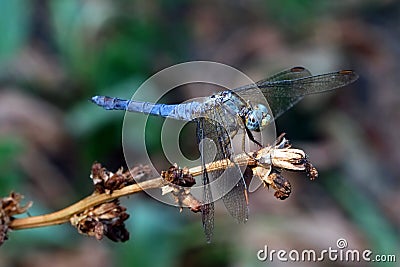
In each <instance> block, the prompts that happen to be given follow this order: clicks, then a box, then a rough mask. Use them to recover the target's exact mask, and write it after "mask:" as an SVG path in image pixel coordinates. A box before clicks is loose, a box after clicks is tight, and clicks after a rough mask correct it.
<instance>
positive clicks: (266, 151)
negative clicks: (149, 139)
mask: <svg viewBox="0 0 400 267" xmlns="http://www.w3.org/2000/svg"><path fill="white" fill-rule="evenodd" d="M234 161H235V163H236V164H238V165H239V166H246V170H245V173H244V175H245V177H255V178H258V179H261V181H262V182H263V183H264V186H265V187H267V188H272V189H273V190H274V191H275V192H274V196H275V197H276V198H278V199H281V200H283V199H286V198H287V197H289V195H290V193H291V185H290V182H289V180H287V179H286V178H285V177H284V176H283V175H282V171H284V170H288V171H302V172H306V174H307V175H308V176H309V178H310V179H311V180H313V179H315V178H316V177H317V176H318V172H317V170H316V169H315V168H314V167H313V166H312V164H311V163H310V162H309V161H308V159H307V156H306V154H305V153H304V151H302V150H300V149H295V148H292V147H291V145H290V144H289V142H288V140H287V139H285V138H284V137H283V135H282V136H280V137H279V138H278V140H277V142H276V143H275V144H274V145H272V146H267V147H264V148H261V149H259V150H257V151H254V152H253V153H243V154H239V155H238V156H236V157H235V160H234ZM231 164H234V163H232V162H230V161H229V160H223V161H215V162H212V163H209V164H206V169H207V171H208V172H213V171H218V170H221V169H225V168H227V167H228V166H229V165H231ZM201 174H202V167H201V166H197V167H194V168H191V169H188V168H183V169H181V168H179V167H178V166H177V165H174V166H171V167H170V168H169V169H168V170H166V171H162V172H161V177H156V178H152V177H151V169H150V167H148V166H142V165H139V166H137V167H134V168H133V169H131V170H128V171H125V172H124V171H123V169H122V168H121V169H119V170H117V172H115V173H113V172H111V171H108V170H107V169H106V168H104V167H103V166H102V165H101V164H100V163H94V164H93V166H92V170H91V175H90V178H91V179H92V182H93V185H94V190H93V193H92V194H91V195H90V196H88V197H86V198H84V199H82V200H80V201H78V202H76V203H74V204H72V205H71V206H69V207H67V208H64V209H62V210H59V211H56V212H54V213H50V214H45V215H40V216H33V217H26V218H18V219H17V218H14V215H17V214H21V213H24V212H26V211H27V210H28V208H29V207H30V206H31V205H32V202H28V203H27V204H26V205H25V206H20V201H21V199H22V196H21V195H20V194H17V193H11V194H10V196H8V197H5V198H3V199H2V200H1V206H0V244H2V243H3V242H4V241H5V240H6V239H7V233H8V231H9V229H13V230H19V229H26V228H34V227H42V226H50V225H56V224H62V223H66V222H70V223H71V224H72V225H73V226H74V227H75V228H77V230H78V232H79V233H81V234H85V235H88V236H94V237H96V238H97V239H102V238H103V237H104V236H106V237H107V238H109V239H110V240H112V241H115V242H124V241H126V240H128V239H129V232H128V231H127V230H126V228H125V224H124V221H125V220H127V219H128V218H129V215H128V213H127V212H126V208H125V207H122V206H120V203H119V198H120V197H123V196H127V195H131V194H135V193H138V192H141V191H144V190H147V189H153V188H159V189H160V190H162V193H163V194H171V195H172V196H173V198H174V199H175V202H176V203H177V204H178V206H179V207H180V208H181V209H182V208H183V207H189V208H190V210H191V211H193V212H199V211H201V207H202V203H201V201H200V200H198V199H196V198H195V197H194V196H193V195H192V194H191V193H190V187H191V186H193V185H194V184H195V179H194V178H193V177H195V176H198V175H201Z"/></svg>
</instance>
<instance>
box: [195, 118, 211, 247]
mask: <svg viewBox="0 0 400 267" xmlns="http://www.w3.org/2000/svg"><path fill="white" fill-rule="evenodd" d="M206 124H207V122H206V119H205V118H198V119H197V142H198V144H199V149H200V154H201V155H205V153H206V151H207V145H206V142H204V140H205V134H206V133H205V132H204V130H205V129H206V127H208V126H206ZM201 163H202V168H203V186H204V191H203V205H202V209H201V219H202V223H203V228H204V233H205V235H206V240H207V242H208V243H209V242H211V237H212V235H213V229H214V202H213V198H212V193H211V188H210V178H209V176H208V172H207V170H206V158H205V157H204V156H202V157H201Z"/></svg>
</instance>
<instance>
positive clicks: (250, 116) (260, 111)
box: [245, 104, 272, 132]
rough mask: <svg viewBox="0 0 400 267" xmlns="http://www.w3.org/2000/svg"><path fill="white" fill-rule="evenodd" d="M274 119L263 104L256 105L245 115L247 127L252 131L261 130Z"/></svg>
mask: <svg viewBox="0 0 400 267" xmlns="http://www.w3.org/2000/svg"><path fill="white" fill-rule="evenodd" d="M271 120H272V117H271V115H270V114H269V112H268V109H267V107H266V106H264V105H262V104H257V105H254V106H253V108H252V109H251V110H249V112H248V113H247V114H246V116H245V123H246V127H247V129H249V130H250V131H256V132H259V131H261V130H262V129H263V128H264V127H265V126H267V125H268V124H269V123H270V122H271Z"/></svg>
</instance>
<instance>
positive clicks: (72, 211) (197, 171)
mask: <svg viewBox="0 0 400 267" xmlns="http://www.w3.org/2000/svg"><path fill="white" fill-rule="evenodd" d="M235 163H236V164H237V165H239V166H250V167H251V168H253V173H254V175H255V176H258V177H259V178H260V179H262V180H263V182H264V183H265V184H266V185H271V186H272V187H273V188H274V189H276V190H280V189H281V187H282V186H285V181H283V182H282V180H280V182H281V183H282V184H274V181H273V178H271V177H275V176H276V173H275V176H271V177H267V176H269V175H270V174H271V167H272V166H273V167H275V168H282V169H286V170H292V171H306V172H307V173H308V174H309V176H310V177H311V178H312V179H313V178H315V177H316V176H317V172H316V170H315V168H314V167H312V165H311V164H310V163H309V162H308V161H307V160H306V155H305V153H304V152H303V151H302V150H300V149H293V148H291V147H290V145H289V144H288V142H287V140H286V139H284V138H283V139H282V141H281V142H279V143H278V144H276V145H275V146H270V147H265V148H262V149H260V150H258V151H256V152H254V153H252V154H248V153H243V154H240V155H238V156H237V157H235ZM233 164H234V163H232V162H231V161H229V160H221V161H216V162H212V163H209V164H207V165H206V169H207V171H208V172H213V171H217V170H221V169H226V168H227V167H228V166H232V165H233ZM188 172H189V174H190V175H192V176H198V175H201V174H202V166H197V167H194V168H191V169H189V170H188ZM261 176H263V177H261ZM166 185H168V183H167V182H166V181H165V180H164V178H162V177H158V178H154V179H150V180H146V181H143V182H139V183H136V184H131V185H128V186H125V187H123V188H121V189H118V190H113V191H112V192H105V193H100V194H99V193H93V194H92V195H90V196H88V197H85V198H84V199H82V200H80V201H78V202H76V203H74V204H72V205H71V206H68V207H66V208H64V209H62V210H59V211H56V212H53V213H50V214H45V215H40V216H33V217H27V218H18V219H13V220H12V221H11V222H10V224H9V228H11V229H13V230H19V229H26V228H35V227H42V226H50V225H56V224H62V223H66V222H68V221H69V220H70V219H71V217H72V216H74V215H76V214H79V213H82V212H84V211H85V210H88V209H90V208H92V207H95V206H97V205H100V204H102V203H107V202H110V201H113V200H115V199H117V198H120V197H123V196H127V195H131V194H135V193H138V192H141V191H143V190H147V189H153V188H162V187H164V186H166ZM289 190H290V184H289ZM289 193H290V191H289ZM276 196H277V197H279V198H281V199H284V198H283V197H280V196H281V195H280V194H276ZM287 196H288V194H287V195H286V197H287ZM286 197H285V198H286Z"/></svg>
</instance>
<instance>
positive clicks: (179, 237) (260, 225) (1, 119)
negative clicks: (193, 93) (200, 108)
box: [0, 0, 400, 267]
mask: <svg viewBox="0 0 400 267" xmlns="http://www.w3.org/2000/svg"><path fill="white" fill-rule="evenodd" d="M399 17H400V3H399V2H398V1H394V0H392V1H391V0H385V1H368V0H367V1H365V0H363V1H361V0H352V1H328V0H321V1H311V0H287V1H258V0H252V1H241V0H234V1H196V2H195V1H167V0H165V1H144V0H143V1H111V0H86V1H78V0H68V1H67V0H64V1H63V0H54V1H46V0H33V1H24V0H3V1H1V3H0V33H1V35H0V192H1V195H2V196H6V195H8V193H9V192H10V191H12V190H14V191H17V192H20V193H22V194H23V195H25V199H26V200H33V201H34V206H33V207H32V208H31V209H30V214H31V215H40V214H44V213H48V212H52V211H55V210H58V209H61V208H64V207H66V206H67V205H69V204H71V203H73V202H75V201H78V200H79V199H81V198H83V197H85V196H87V195H88V194H91V192H92V186H91V181H90V179H89V174H90V168H91V164H92V163H93V162H94V161H98V162H101V163H102V164H104V165H105V166H106V167H107V168H108V169H109V170H116V169H117V168H119V167H121V166H125V161H124V156H123V151H122V145H121V132H122V122H123V116H124V113H123V112H115V111H114V112H111V111H104V110H102V109H100V108H98V107H96V106H95V105H93V104H92V103H90V101H88V100H89V99H90V97H91V96H93V95H99V94H106V95H110V96H118V97H128V98H129V97H131V95H132V94H133V93H134V91H135V89H136V88H137V87H138V86H140V84H141V83H142V82H143V81H145V80H146V79H147V78H149V77H150V76H151V75H153V74H154V73H156V72H157V71H160V70H162V69H164V68H166V67H169V66H171V65H174V64H177V63H182V62H185V61H191V60H210V61H217V62H221V63H224V64H228V65H231V66H233V67H235V68H237V69H239V70H241V71H243V72H244V73H246V74H247V75H249V76H250V77H251V78H253V79H254V80H258V79H261V78H265V77H267V76H268V75H271V74H274V73H275V72H277V71H280V70H283V69H286V68H289V67H292V66H298V65H301V66H305V67H307V68H308V69H310V70H311V71H312V72H313V73H315V74H318V73H323V72H327V71H335V70H339V69H354V70H355V71H356V72H357V73H358V74H359V75H360V78H359V80H358V81H357V82H356V83H354V84H352V85H350V86H348V87H346V88H342V89H338V90H335V91H333V92H329V93H326V94H321V95H315V96H309V97H307V98H305V99H304V100H303V101H301V102H300V103H299V104H298V105H296V106H295V107H294V108H292V109H291V110H290V111H288V112H286V113H285V115H283V116H282V117H281V118H279V119H278V120H277V122H276V128H277V132H278V134H279V133H281V132H286V133H287V137H288V138H289V139H290V140H291V141H292V144H293V145H294V146H295V147H298V148H302V149H304V150H305V151H306V152H307V153H308V155H309V157H310V159H311V161H312V162H313V163H314V165H315V166H316V167H317V168H318V170H319V171H320V177H319V178H318V179H317V180H315V181H309V180H308V179H307V177H306V176H305V175H304V174H291V173H286V174H285V177H287V178H288V179H289V180H290V181H291V183H292V195H291V196H290V197H289V198H288V199H287V200H284V201H280V200H277V199H275V197H274V196H273V191H271V190H270V191H268V190H266V189H262V188H260V189H259V190H258V191H257V192H255V193H253V194H251V195H250V218H249V221H248V223H246V224H244V225H238V224H236V223H235V221H234V220H233V219H232V218H231V217H230V216H229V215H228V213H227V211H226V210H225V209H224V207H223V205H222V204H221V203H217V206H216V225H215V234H214V240H213V242H212V243H211V244H206V242H205V238H204V235H203V230H202V226H201V219H200V215H199V214H193V213H191V212H189V211H187V210H184V211H183V212H182V213H179V210H178V209H177V208H175V207H170V206H166V205H164V204H162V203H158V202H157V201H154V200H153V199H151V198H150V197H148V196H147V195H145V194H136V195H134V196H131V197H129V198H125V199H124V200H123V205H124V206H126V207H127V208H128V212H129V214H130V215H131V217H130V219H129V220H128V221H127V228H128V230H129V231H130V235H131V237H130V240H129V241H128V242H125V243H113V242H111V241H109V240H107V239H103V240H102V241H97V240H95V239H94V238H88V237H84V236H81V235H79V234H78V233H77V232H76V231H75V230H74V229H73V228H72V227H71V226H70V225H61V226H54V227H47V228H41V229H31V230H21V231H14V232H11V233H10V234H9V237H10V240H8V241H7V242H6V243H5V244H4V245H3V246H2V247H1V248H0V266H20V267H23V266H73V265H78V264H79V265H84V266H189V265H190V266H205V265H207V266H282V265H284V264H285V263H282V262H279V261H273V262H269V261H266V262H260V261H259V260H258V259H257V256H256V254H257V251H258V250H260V249H263V248H264V246H265V245H267V246H268V248H269V249H276V250H278V249H286V250H288V251H289V250H291V249H298V250H300V251H301V250H303V249H315V250H317V251H321V250H323V249H328V248H329V247H332V248H333V249H335V248H337V247H336V241H337V239H339V238H345V239H346V240H347V242H348V248H349V249H360V250H364V249H370V250H372V251H373V252H374V254H396V255H397V260H398V261H399V260H400V259H399V257H400V255H399V251H400V245H399V244H400V238H399V236H400V235H399V234H400V233H399V232H400V230H399V229H400V195H399V194H398V191H399V189H400V180H399V177H400V168H399V163H400V138H399V132H400V109H399V106H400V96H399V95H400V94H399V90H398V84H400V75H399V74H398V70H399V69H400V43H399V40H400V20H399ZM188 98H190V95H188V96H185V95H180V96H179V99H173V98H169V99H166V102H170V103H174V102H177V101H178V100H179V101H182V100H185V99H188ZM152 121H153V122H154V125H162V119H160V118H154V119H153V120H152ZM154 127H155V128H157V126H154ZM139 130H140V129H139ZM182 135H183V137H181V142H182V146H181V147H184V148H188V149H187V150H186V151H195V150H196V146H195V139H194V132H192V131H191V130H187V131H184V132H183V133H182ZM186 136H187V137H186ZM134 138H135V136H132V140H134ZM147 141H148V147H149V151H150V152H151V154H152V156H153V157H154V158H155V159H157V157H160V158H162V157H161V156H159V155H160V154H161V153H162V150H161V146H160V136H159V135H157V134H153V135H151V136H149V137H148V138H147ZM144 153H145V151H137V155H138V162H137V163H138V164H140V163H141V162H140V159H141V157H143V156H142V155H143V154H144ZM168 164H169V163H168ZM325 263H329V264H330V266H358V265H360V266H366V264H365V263H362V264H361V263H354V262H353V263H349V262H339V261H338V262H329V261H328V262H325ZM286 264H287V263H286ZM398 264H399V263H387V264H386V265H385V266H399V265H398ZM296 265H297V266H309V265H313V266H319V265H322V263H314V264H310V263H296ZM378 265H380V264H379V263H370V264H369V265H368V264H367V266H378Z"/></svg>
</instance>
